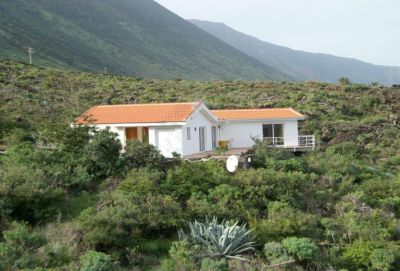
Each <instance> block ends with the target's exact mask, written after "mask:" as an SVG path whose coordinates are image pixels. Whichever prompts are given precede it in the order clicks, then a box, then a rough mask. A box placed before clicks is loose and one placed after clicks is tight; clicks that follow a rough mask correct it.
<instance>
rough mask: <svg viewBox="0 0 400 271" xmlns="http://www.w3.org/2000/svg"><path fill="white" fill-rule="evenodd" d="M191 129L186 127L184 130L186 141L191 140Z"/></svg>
mask: <svg viewBox="0 0 400 271" xmlns="http://www.w3.org/2000/svg"><path fill="white" fill-rule="evenodd" d="M191 132H192V131H191V129H190V127H187V128H186V138H187V140H191V139H192V134H191Z"/></svg>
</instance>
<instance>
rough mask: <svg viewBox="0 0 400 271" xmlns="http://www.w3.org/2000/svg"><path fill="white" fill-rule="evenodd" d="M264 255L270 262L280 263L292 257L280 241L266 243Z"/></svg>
mask: <svg viewBox="0 0 400 271" xmlns="http://www.w3.org/2000/svg"><path fill="white" fill-rule="evenodd" d="M264 255H265V258H267V260H268V262H269V263H270V264H279V263H282V262H286V261H290V260H291V259H292V258H291V257H290V256H289V255H288V253H287V250H286V249H285V248H284V247H283V245H282V244H281V243H278V242H270V243H266V244H265V245H264Z"/></svg>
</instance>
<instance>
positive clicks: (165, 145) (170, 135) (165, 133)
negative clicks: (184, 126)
mask: <svg viewBox="0 0 400 271" xmlns="http://www.w3.org/2000/svg"><path fill="white" fill-rule="evenodd" d="M175 137H176V136H175V129H158V131H157V143H158V144H157V146H158V149H159V150H160V152H161V154H162V155H164V156H165V157H167V158H171V157H172V156H173V155H172V153H173V152H175V151H176V147H177V146H176V141H175Z"/></svg>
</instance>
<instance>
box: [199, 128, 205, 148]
mask: <svg viewBox="0 0 400 271" xmlns="http://www.w3.org/2000/svg"><path fill="white" fill-rule="evenodd" d="M199 140H200V142H199V146H200V152H203V151H205V150H206V128H205V127H200V128H199Z"/></svg>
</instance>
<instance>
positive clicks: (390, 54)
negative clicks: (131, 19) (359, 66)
mask: <svg viewBox="0 0 400 271" xmlns="http://www.w3.org/2000/svg"><path fill="white" fill-rule="evenodd" d="M156 1H157V2H159V3H160V4H162V5H163V6H165V7H166V8H168V9H169V10H171V11H173V12H175V13H176V14H178V15H180V16H181V17H183V18H185V19H201V20H208V21H214V22H223V23H225V24H227V25H228V26H230V27H232V28H234V29H236V30H239V31H241V32H244V33H246V34H249V35H252V36H255V37H258V38H260V39H262V40H265V41H268V42H272V43H275V44H279V45H283V46H288V47H291V48H293V49H298V50H304V51H309V52H317V53H329V54H334V55H338V56H345V57H352V58H358V59H360V60H364V61H367V62H371V63H374V64H382V65H396V66H400V0H156Z"/></svg>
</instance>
